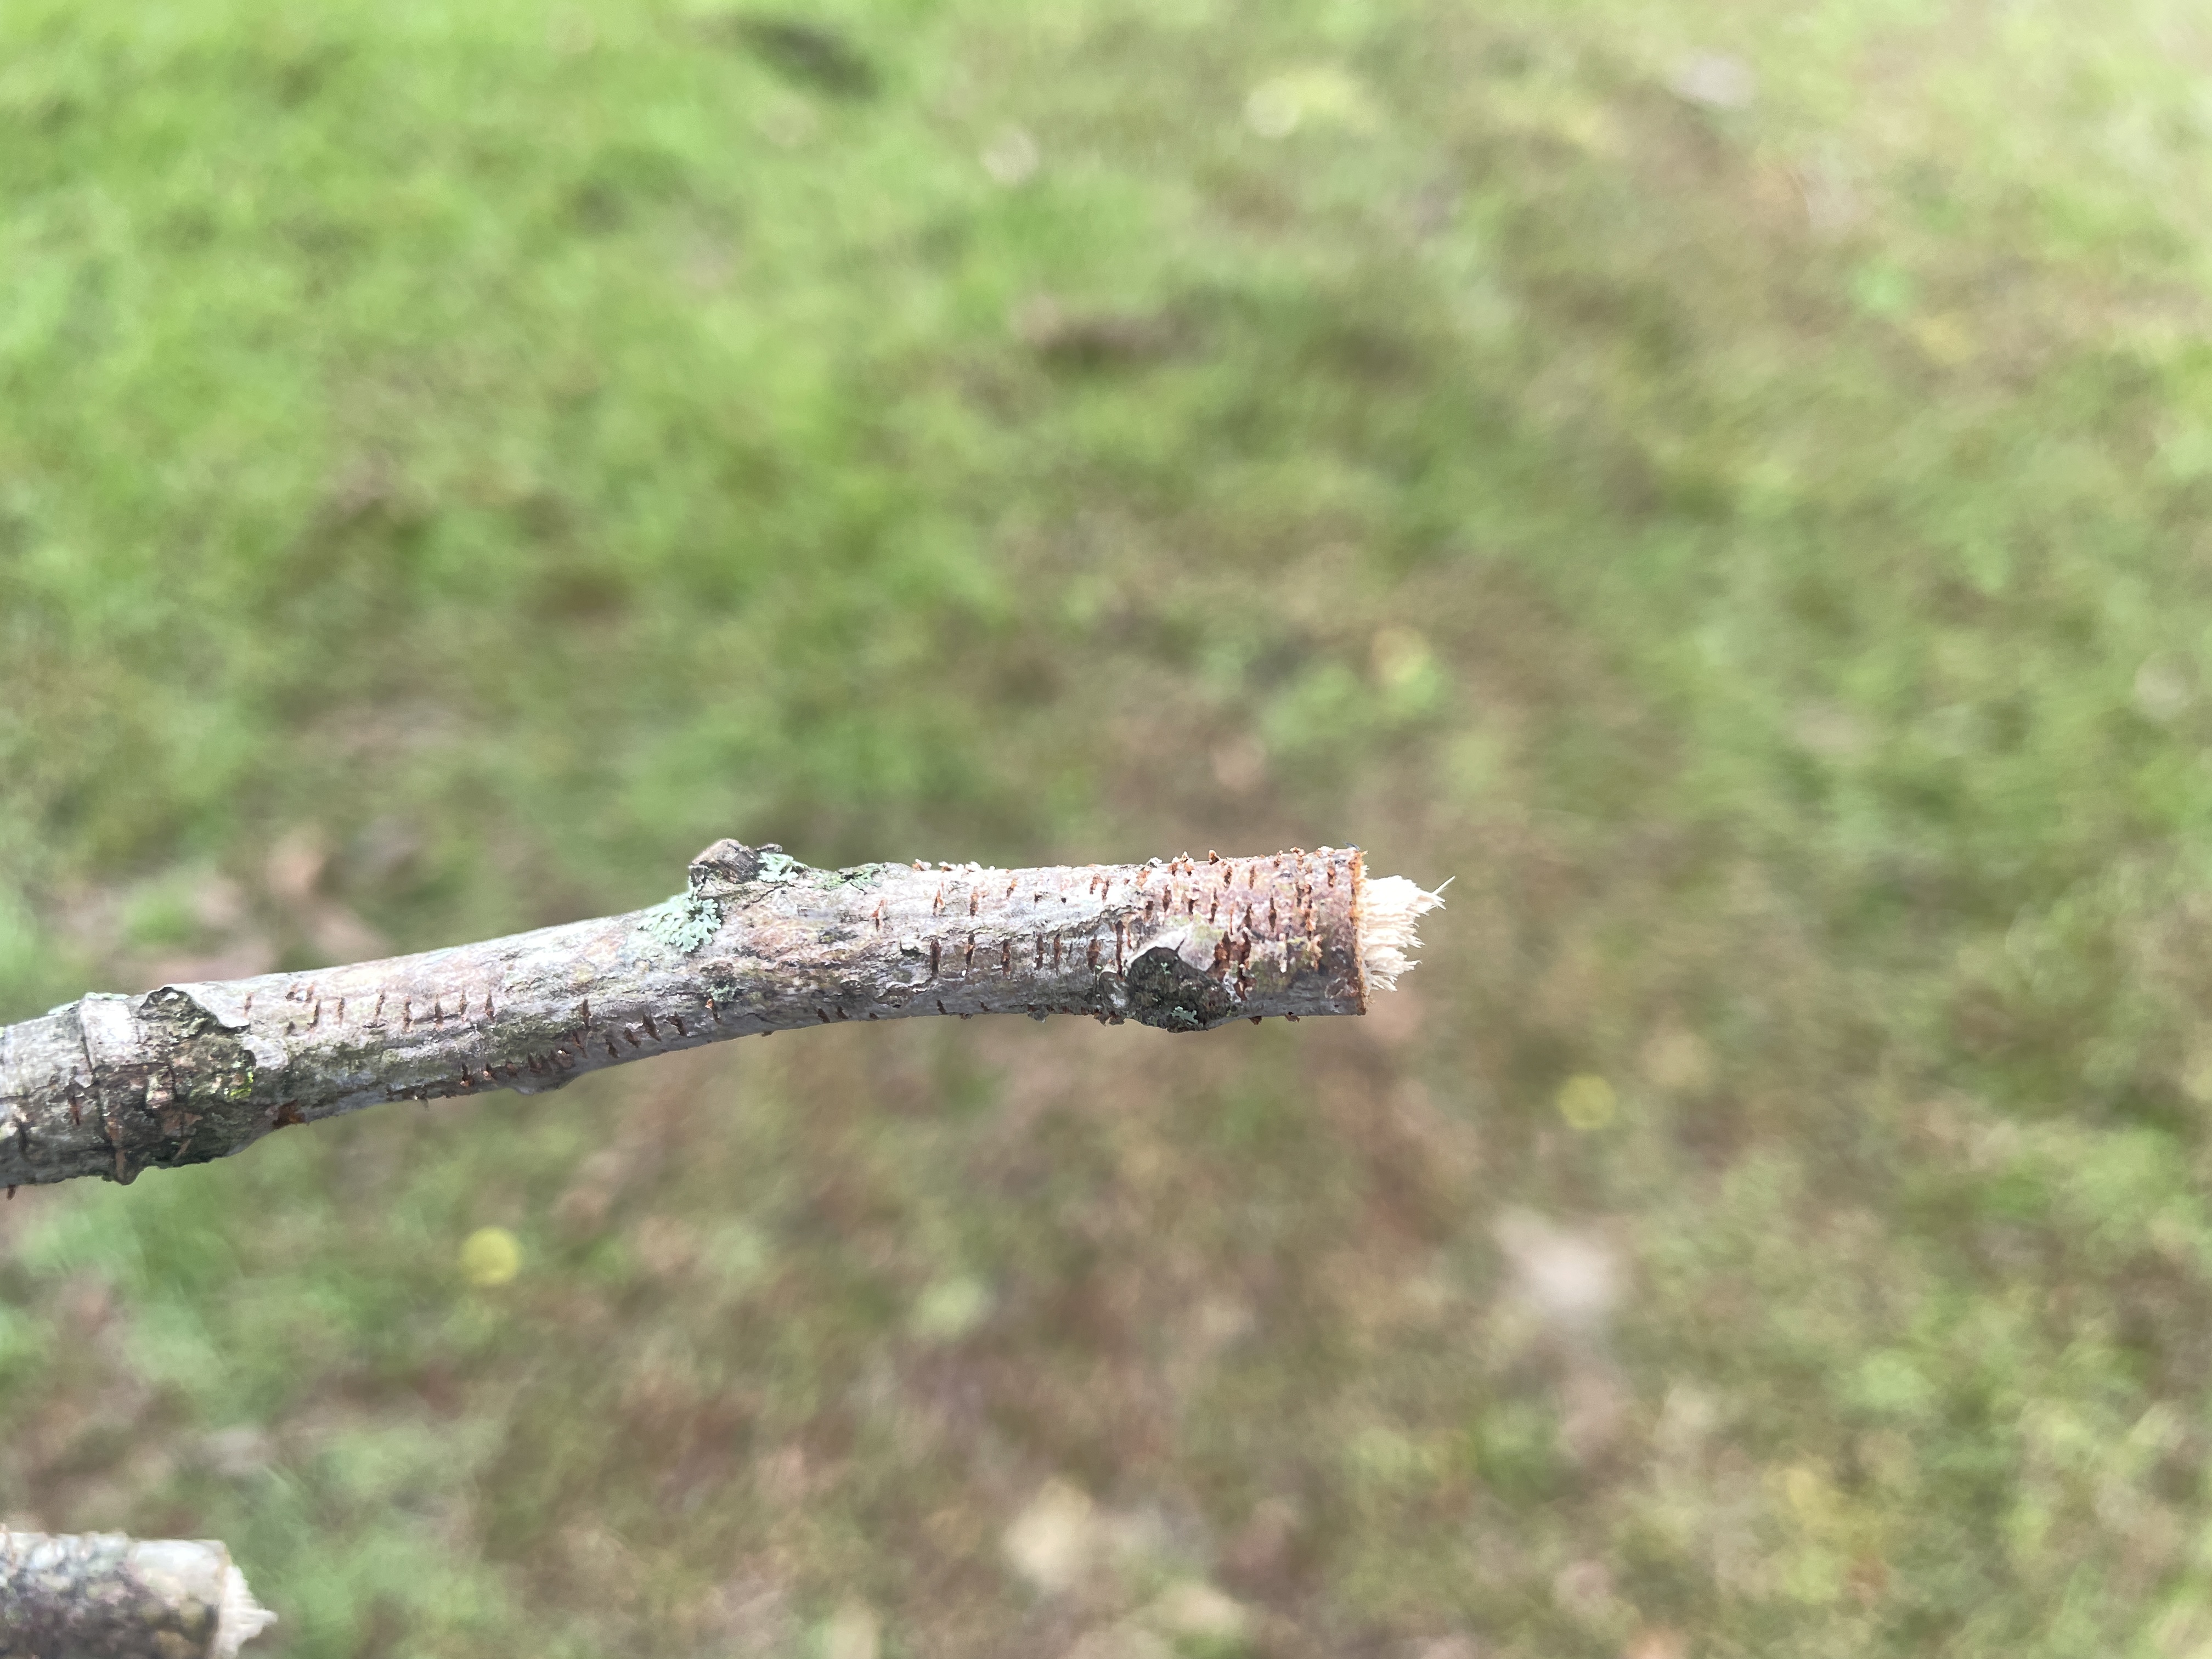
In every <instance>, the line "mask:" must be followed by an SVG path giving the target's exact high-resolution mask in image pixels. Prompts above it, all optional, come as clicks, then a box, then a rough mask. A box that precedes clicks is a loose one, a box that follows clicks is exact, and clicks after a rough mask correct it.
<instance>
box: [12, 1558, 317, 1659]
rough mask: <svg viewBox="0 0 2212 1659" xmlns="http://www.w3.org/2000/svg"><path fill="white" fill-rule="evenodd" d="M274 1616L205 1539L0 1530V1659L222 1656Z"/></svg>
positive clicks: (218, 1658) (205, 1658) (187, 1658)
mask: <svg viewBox="0 0 2212 1659" xmlns="http://www.w3.org/2000/svg"><path fill="white" fill-rule="evenodd" d="M274 1617H275V1615H274V1614H272V1613H268V1612H266V1611H265V1610H264V1609H263V1608H262V1607H259V1606H258V1605H256V1603H255V1601H254V1600H253V1597H252V1595H251V1594H250V1593H248V1591H247V1589H246V1577H245V1575H244V1574H242V1573H240V1571H239V1570H238V1569H237V1568H236V1567H235V1566H234V1565H231V1559H230V1552H229V1551H228V1550H227V1549H225V1548H224V1547H222V1545H221V1544H218V1543H216V1542H214V1541H212V1540H209V1539H200V1540H197V1541H185V1540H180V1539H169V1540H164V1541H160V1542H152V1541H149V1542H143V1543H142V1542H139V1541H136V1540H133V1539H129V1538H125V1537H124V1536H122V1535H121V1534H116V1533H93V1534H86V1535H84V1536H82V1537H66V1536H53V1535H50V1534H46V1533H38V1532H13V1533H11V1532H9V1531H6V1530H4V1529H0V1659H230V1656H232V1655H233V1654H235V1653H236V1652H237V1651H238V1650H239V1646H240V1644H241V1643H244V1642H247V1641H250V1640H252V1638H254V1637H255V1636H257V1635H258V1634H259V1633H260V1632H261V1631H262V1630H263V1629H264V1627H265V1626H268V1625H269V1624H270V1622H271V1621H272V1620H273V1619H274Z"/></svg>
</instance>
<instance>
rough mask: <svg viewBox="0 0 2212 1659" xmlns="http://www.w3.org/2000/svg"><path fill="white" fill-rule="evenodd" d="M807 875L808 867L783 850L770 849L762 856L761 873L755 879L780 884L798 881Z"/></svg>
mask: <svg viewBox="0 0 2212 1659" xmlns="http://www.w3.org/2000/svg"><path fill="white" fill-rule="evenodd" d="M805 873H806V866H805V865H803V864H801V863H800V862H799V860H797V859H795V858H793V857H792V856H791V854H788V853H787V852H785V851H783V850H782V849H781V848H774V847H771V848H767V849H765V850H764V851H763V853H762V854H761V855H760V872H759V873H758V874H757V875H756V876H755V877H754V878H753V879H754V880H755V881H765V882H769V883H771V884H781V883H784V882H787V881H797V880H798V879H799V877H801V876H803V875H805Z"/></svg>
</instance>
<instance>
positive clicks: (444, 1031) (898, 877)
mask: <svg viewBox="0 0 2212 1659" xmlns="http://www.w3.org/2000/svg"><path fill="white" fill-rule="evenodd" d="M1364 880H1365V878H1364V872H1363V870H1362V864H1361V855H1360V854H1359V853H1358V851H1357V850H1356V849H1332V848H1323V849H1322V850H1321V851H1320V852H1317V853H1308V852H1304V851H1295V852H1290V853H1282V854H1274V855H1273V856H1267V857H1261V858H1248V859H1218V858H1208V859H1206V860H1194V859H1190V858H1187V857H1186V858H1181V859H1175V860H1160V859H1154V860H1152V861H1151V862H1150V863H1147V864H1138V865H1121V866H1103V865H1093V866H1080V867H1074V868H1060V869H1045V870H988V869H985V868H983V867H982V866H980V865H973V864H969V865H945V864H939V865H923V864H914V865H902V864H872V865H861V866H855V867H854V868H851V869H846V870H817V869H811V868H810V867H808V866H805V865H804V864H801V863H799V861H798V860H795V859H793V858H792V857H791V856H790V855H789V854H787V853H785V852H784V851H783V849H782V848H778V847H764V848H750V847H746V846H744V845H743V844H742V843H740V842H734V841H723V842H716V843H715V844H714V846H712V847H710V848H708V849H707V850H706V851H705V852H703V853H702V854H700V855H699V856H698V858H696V860H693V861H692V865H691V869H690V881H689V884H688V886H687V888H686V890H685V891H684V892H683V893H681V894H679V895H678V896H677V897H675V898H673V899H671V900H669V901H668V902H666V903H664V904H659V905H655V906H653V907H652V908H648V909H645V910H640V911H633V912H631V913H629V915H620V916H609V917H604V918H601V919H599V920H597V921H579V922H572V923H569V924H568V925H566V926H563V927H547V928H541V929H539V930H538V931H537V932H535V933H520V934H516V935H514V936H513V937H511V938H507V939H491V940H489V941H487V942H485V943H483V944H480V945H460V946H457V947H455V948H453V949H451V950H445V951H427V952H424V953H423V954H422V955H419V956H410V957H392V958H389V959H387V960H385V961H381V962H367V963H355V964H353V965H352V966H349V967H343V968H331V969H317V970H314V971H311V972H307V973H296V974H264V975H259V976H258V977H257V978H253V979H244V980H233V981H223V982H221V983H214V982H199V983H189V984H179V985H164V986H162V987H160V988H158V989H156V990H155V991H152V992H149V993H148V994H144V995H143V996H114V995H106V994H94V995H91V996H87V997H84V998H82V999H80V1000H77V1001H76V1002H73V1003H70V1004H67V1005H65V1006H63V1007H60V1008H57V1009H55V1010H54V1011H53V1012H52V1013H49V1014H46V1015H45V1016H44V1017H42V1018H38V1019H32V1020H26V1021H24V1022H23V1023H21V1024H17V1025H11V1026H6V1027H0V1186H10V1187H12V1186H17V1185H27V1184H30V1183H33V1182H54V1181H65V1180H68V1179H70V1178H71V1177H72V1176H105V1177H106V1178H107V1179H109V1180H112V1181H123V1182H128V1181H130V1180H131V1179H132V1178H133V1177H134V1176H136V1175H137V1172H138V1171H139V1170H144V1169H151V1168H170V1167H174V1166H176V1165H179V1164H198V1163H204V1162H206V1161H207V1160H209V1159H210V1158H222V1157H226V1156H228V1154H230V1153H232V1152H238V1151H239V1150H240V1149H241V1148H243V1147H245V1146H249V1145H251V1144H252V1142H253V1141H255V1140H257V1139H259V1138H260V1137H261V1136H263V1135H264V1134H267V1133H269V1132H270V1131H271V1130H272V1129H277V1128H282V1127H285V1126H287V1125H289V1124H295V1123H301V1122H307V1121H313V1119H316V1118H320V1117H329V1116H331V1115H335V1114H337V1113H339V1112H347V1111H352V1110H354V1109H356V1108H359V1107H362V1106H370V1105H374V1104H377V1103H380V1102H382V1101H388V1100H432V1099H438V1098H441V1097H447V1096H453V1095H467V1094H477V1093H484V1092H489V1091H492V1090H495V1089H502V1088H511V1089H516V1090H520V1091H523V1092H525V1093H533V1092H537V1091H544V1090H547V1089H556V1088H558V1087H560V1086H561V1085H562V1084H564V1083H567V1082H568V1080H569V1079H572V1078H574V1077H577V1076H580V1075H581V1074H582V1073H585V1072H588V1071H594V1070H597V1069H599V1068H600V1067H602V1066H612V1065H616V1064H618V1063H620V1062H622V1061H623V1060H636V1059H641V1058H643V1057H645V1056H647V1055H649V1054H659V1053H662V1052H664V1051H665V1050H668V1049H672V1048H692V1047H695V1046H696V1045H698V1044H700V1043H705V1042H718V1041H720V1040H721V1039H723V1038H725V1037H734V1036H746V1035H748V1034H750V1033H754V1032H764V1031H776V1030H793V1029H796V1028H799V1027H802V1026H807V1025H814V1024H834V1023H836V1022H838V1021H842V1020H855V1019H890V1018H902V1017H905V1016H908V1015H915V1014H961V1015H969V1014H990V1013H1026V1014H1030V1015H1031V1016H1033V1017H1035V1018H1040V1019H1042V1018H1047V1017H1048V1016H1050V1015H1053V1014H1085V1015H1089V1016H1091V1017H1092V1018H1097V1019H1102V1020H1106V1021H1109V1022H1111V1023H1115V1024H1119V1023H1121V1021H1123V1020H1134V1021H1137V1022H1139V1023H1140V1024H1146V1025H1152V1026H1156V1027H1158V1028H1159V1029H1160V1030H1169V1031H1198V1030H1209V1029H1211V1028H1212V1027H1214V1026H1218V1025H1220V1024H1225V1023H1226V1022H1227V1021H1230V1020H1232V1019H1238V1018H1250V1019H1259V1018H1264V1017H1266V1016H1268V1015H1272V1014H1281V1015H1285V1016H1289V1017H1291V1018H1297V1017H1298V1016H1301V1015H1305V1014H1356V1013H1360V1012H1364V1010H1365V1007H1366V1000H1367V993H1368V969H1366V968H1365V967H1364V966H1363V954H1362V951H1361V945H1360V925H1361V910H1360V907H1361V903H1362V893H1363V890H1364ZM1403 908H1404V907H1403V906H1402V905H1401V906H1398V907H1396V909H1399V910H1401V909H1403ZM1395 913H1396V911H1395V910H1393V912H1392V914H1394V915H1395ZM1403 931H1404V939H1405V942H1407V943H1410V938H1411V934H1410V924H1409V923H1408V925H1407V927H1406V928H1405V929H1404V930H1403ZM1397 937H1398V935H1397V934H1395V933H1394V934H1393V938H1394V939H1395V938H1397ZM1389 960H1390V961H1391V963H1393V965H1394V966H1395V964H1396V963H1399V962H1401V961H1402V960H1403V958H1402V956H1401V955H1397V954H1395V948H1394V954H1393V955H1392V956H1391V957H1390V958H1389Z"/></svg>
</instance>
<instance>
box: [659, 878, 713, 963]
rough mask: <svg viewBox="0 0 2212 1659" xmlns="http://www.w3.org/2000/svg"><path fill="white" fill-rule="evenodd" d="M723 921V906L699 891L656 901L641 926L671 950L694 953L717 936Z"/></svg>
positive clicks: (686, 954)
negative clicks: (663, 900)
mask: <svg viewBox="0 0 2212 1659" xmlns="http://www.w3.org/2000/svg"><path fill="white" fill-rule="evenodd" d="M721 925H722V907H721V906H720V905H719V904H717V903H715V902H714V900H712V899H710V898H702V897H700V896H698V895H697V894H696V893H678V895H677V896H675V897H674V898H671V899H669V900H667V901H666V902H664V903H660V904H656V905H654V906H653V908H651V909H650V910H647V912H646V913H645V915H643V917H641V919H640V921H639V926H640V927H643V928H644V929H645V931H646V932H647V933H650V934H651V935H652V936H653V938H655V939H659V941H660V942H661V943H662V944H663V945H666V946H667V947H668V948H669V949H670V950H671V951H680V952H682V953H683V954H684V955H685V956H687V957H688V956H690V954H691V953H692V952H693V951H696V950H697V949H698V948H699V947H700V946H701V945H704V944H705V943H706V942H707V941H708V939H712V938H714V930H715V929H716V928H717V927H720V926H721Z"/></svg>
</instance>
